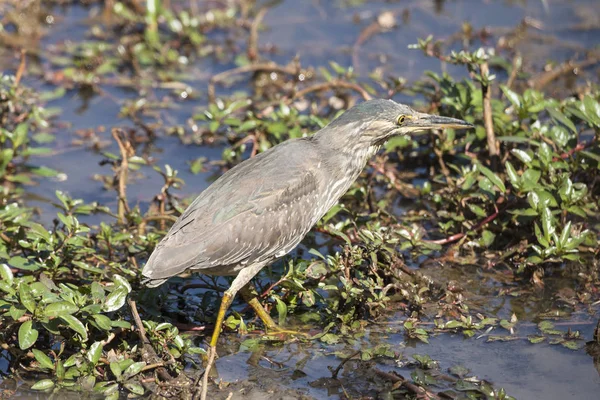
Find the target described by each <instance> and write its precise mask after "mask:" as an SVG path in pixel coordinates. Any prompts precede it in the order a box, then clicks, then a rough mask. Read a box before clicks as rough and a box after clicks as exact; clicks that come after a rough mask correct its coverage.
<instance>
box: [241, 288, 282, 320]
mask: <svg viewBox="0 0 600 400" xmlns="http://www.w3.org/2000/svg"><path fill="white" fill-rule="evenodd" d="M240 294H241V295H242V297H243V298H244V301H245V302H246V303H248V305H249V306H250V307H252V309H254V312H255V313H256V315H258V318H260V319H261V320H262V322H263V324H265V328H267V330H273V331H277V330H281V328H279V326H277V324H276V323H275V321H273V318H271V316H270V315H269V313H268V312H267V310H265V308H264V307H263V306H262V304H260V301H258V293H256V289H255V288H254V285H252V283H248V284H246V286H244V287H243V288H241V289H240Z"/></svg>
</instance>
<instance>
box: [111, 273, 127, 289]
mask: <svg viewBox="0 0 600 400" xmlns="http://www.w3.org/2000/svg"><path fill="white" fill-rule="evenodd" d="M113 281H114V282H115V285H117V286H123V287H124V288H125V289H127V293H131V284H130V283H129V281H128V280H127V279H125V278H123V277H122V276H121V275H115V276H113Z"/></svg>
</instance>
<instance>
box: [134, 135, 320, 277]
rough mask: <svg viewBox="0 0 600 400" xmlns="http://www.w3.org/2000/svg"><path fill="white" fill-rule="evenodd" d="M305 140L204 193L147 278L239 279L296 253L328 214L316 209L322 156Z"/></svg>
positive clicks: (247, 165) (243, 167) (159, 251)
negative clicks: (242, 272)
mask: <svg viewBox="0 0 600 400" xmlns="http://www.w3.org/2000/svg"><path fill="white" fill-rule="evenodd" d="M301 140H303V139H300V140H297V141H290V142H286V143H284V145H280V146H276V147H274V148H273V149H271V150H272V151H267V152H265V153H262V154H260V155H258V156H256V157H254V158H252V159H250V160H247V161H245V162H243V163H241V164H239V165H238V166H236V167H235V168H232V169H231V170H230V171H228V172H227V173H226V174H224V175H223V176H222V177H221V178H219V179H218V180H217V181H216V182H215V183H214V184H213V185H211V186H210V187H209V188H208V189H206V190H205V191H204V192H203V193H201V194H200V195H199V196H198V197H197V198H196V199H195V200H194V202H193V203H192V204H191V205H190V206H189V207H188V209H187V210H186V211H185V212H184V213H183V214H182V215H181V217H180V218H179V219H178V220H177V222H175V224H174V225H173V227H172V228H171V230H170V231H169V232H168V234H167V235H166V236H165V238H164V239H163V240H162V241H161V242H160V243H159V244H158V246H157V247H156V249H155V250H154V252H153V253H152V255H151V256H150V259H149V260H148V262H147V263H146V266H145V267H144V270H143V271H142V274H143V275H144V276H145V277H146V278H149V279H155V280H158V279H165V278H168V277H171V276H174V275H177V274H180V273H182V272H184V271H185V270H188V269H191V270H201V271H202V272H204V273H207V274H212V275H234V274H235V273H236V271H237V270H239V269H240V268H242V267H243V266H244V265H246V264H248V263H253V262H263V261H266V260H271V259H273V258H276V257H279V256H281V255H283V254H285V253H287V252H289V251H290V250H292V249H293V248H294V247H295V246H296V245H297V244H298V243H299V242H300V241H301V240H302V238H303V237H304V235H305V234H306V233H307V232H308V231H309V230H310V228H311V227H312V225H313V224H314V223H315V222H316V221H317V220H318V219H319V218H320V217H321V216H320V215H319V216H317V215H312V214H313V213H314V212H313V211H311V210H313V209H314V208H315V207H311V206H312V204H313V203H314V201H315V200H316V199H317V197H318V193H319V190H320V189H321V184H322V182H323V179H322V177H321V176H320V171H319V169H318V168H315V165H317V163H318V160H316V158H317V157H318V156H317V154H318V153H317V152H316V151H315V152H312V151H310V146H307V143H310V142H308V141H306V142H304V143H299V142H300V141H301ZM299 144H301V146H299ZM299 151H301V154H299ZM282 166H285V167H284V168H282ZM294 230H295V234H292V232H293V231H294Z"/></svg>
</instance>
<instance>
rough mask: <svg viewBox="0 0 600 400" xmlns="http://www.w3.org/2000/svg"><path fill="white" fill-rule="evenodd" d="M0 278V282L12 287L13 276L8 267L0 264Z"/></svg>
mask: <svg viewBox="0 0 600 400" xmlns="http://www.w3.org/2000/svg"><path fill="white" fill-rule="evenodd" d="M0 278H1V279H2V282H4V283H6V284H7V285H8V286H10V285H12V283H13V281H14V276H13V273H12V270H11V269H10V267H9V266H8V265H6V264H0Z"/></svg>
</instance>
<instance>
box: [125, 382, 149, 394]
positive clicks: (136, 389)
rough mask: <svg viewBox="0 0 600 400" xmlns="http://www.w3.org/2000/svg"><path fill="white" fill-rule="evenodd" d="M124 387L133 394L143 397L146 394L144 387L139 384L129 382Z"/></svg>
mask: <svg viewBox="0 0 600 400" xmlns="http://www.w3.org/2000/svg"><path fill="white" fill-rule="evenodd" d="M123 386H125V388H126V389H127V390H129V391H130V392H131V393H133V394H136V395H138V396H142V395H143V394H144V392H145V390H144V387H143V386H142V385H140V384H139V383H135V382H127V383H126V384H125V385H123Z"/></svg>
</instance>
